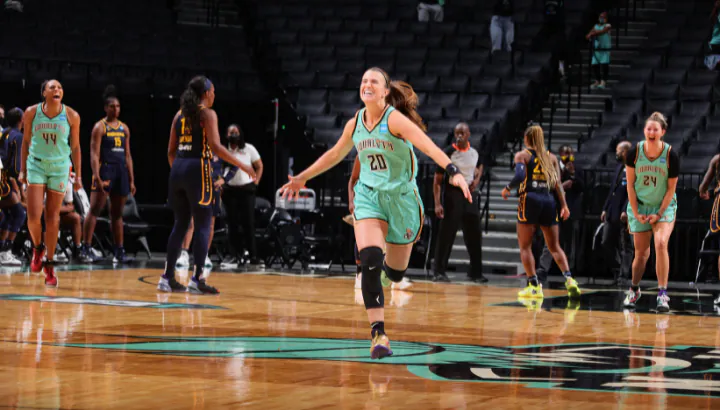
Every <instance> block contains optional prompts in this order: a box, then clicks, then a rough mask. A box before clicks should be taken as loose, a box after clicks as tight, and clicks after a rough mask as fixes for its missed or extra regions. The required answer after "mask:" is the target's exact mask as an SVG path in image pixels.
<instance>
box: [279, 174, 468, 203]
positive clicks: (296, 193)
mask: <svg viewBox="0 0 720 410" xmlns="http://www.w3.org/2000/svg"><path fill="white" fill-rule="evenodd" d="M288 179H289V181H288V182H287V183H286V184H285V185H283V186H282V188H280V194H281V195H282V198H283V199H293V197H294V198H295V199H298V198H299V197H300V190H301V189H303V188H305V183H306V182H307V180H305V179H303V178H300V177H298V176H290V175H288ZM465 189H467V185H465Z"/></svg>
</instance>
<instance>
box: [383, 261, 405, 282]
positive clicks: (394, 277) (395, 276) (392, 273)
mask: <svg viewBox="0 0 720 410" xmlns="http://www.w3.org/2000/svg"><path fill="white" fill-rule="evenodd" d="M383 269H384V270H385V274H386V275H387V277H388V278H389V279H390V280H391V281H393V282H400V281H401V280H403V278H404V277H405V272H407V268H405V269H403V270H395V269H393V268H391V267H389V266H387V264H385V263H383Z"/></svg>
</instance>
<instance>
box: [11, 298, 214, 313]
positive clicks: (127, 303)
mask: <svg viewBox="0 0 720 410" xmlns="http://www.w3.org/2000/svg"><path fill="white" fill-rule="evenodd" d="M1 300H13V301H24V302H44V303H69V304H74V305H101V306H114V307H128V308H145V309H225V308H224V307H222V306H213V305H198V304H187V303H160V302H147V301H144V300H118V299H94V298H73V297H52V296H38V295H13V294H0V301H1Z"/></svg>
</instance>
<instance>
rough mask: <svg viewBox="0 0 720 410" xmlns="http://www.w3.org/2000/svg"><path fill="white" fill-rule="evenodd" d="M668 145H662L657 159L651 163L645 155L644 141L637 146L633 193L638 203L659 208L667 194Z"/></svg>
mask: <svg viewBox="0 0 720 410" xmlns="http://www.w3.org/2000/svg"><path fill="white" fill-rule="evenodd" d="M670 149H671V147H670V145H669V144H667V143H663V151H662V154H660V156H659V157H657V158H655V160H653V161H651V160H650V159H648V157H647V156H646V155H645V141H642V142H640V143H639V144H638V145H637V156H636V159H635V192H636V193H637V198H638V200H639V202H640V203H642V204H643V205H647V206H660V204H661V203H662V200H663V197H665V193H666V192H667V184H668V179H669V174H670Z"/></svg>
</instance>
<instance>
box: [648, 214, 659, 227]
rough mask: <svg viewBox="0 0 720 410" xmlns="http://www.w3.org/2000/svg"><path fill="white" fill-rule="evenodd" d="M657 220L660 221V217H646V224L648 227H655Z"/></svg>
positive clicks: (654, 215)
mask: <svg viewBox="0 0 720 410" xmlns="http://www.w3.org/2000/svg"><path fill="white" fill-rule="evenodd" d="M659 220H660V215H658V214H652V215H648V217H647V223H649V224H650V225H655V223H656V222H657V221H659Z"/></svg>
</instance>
